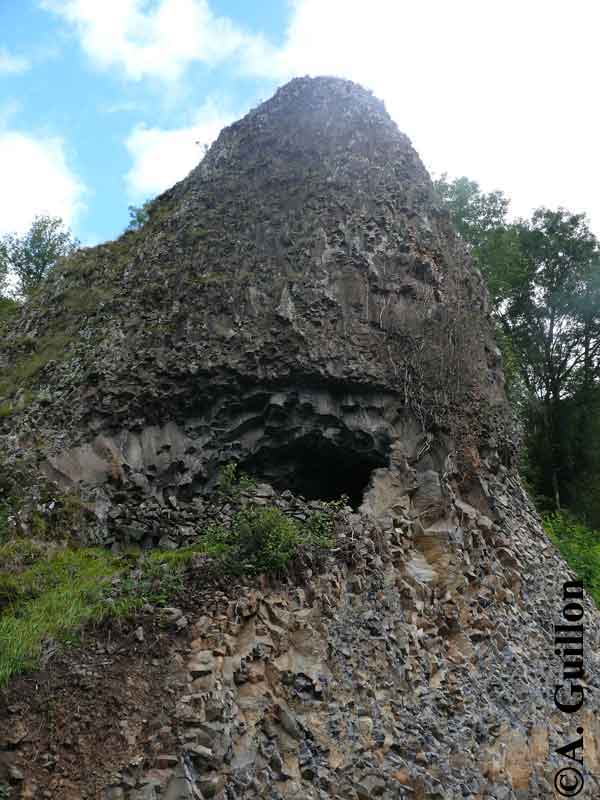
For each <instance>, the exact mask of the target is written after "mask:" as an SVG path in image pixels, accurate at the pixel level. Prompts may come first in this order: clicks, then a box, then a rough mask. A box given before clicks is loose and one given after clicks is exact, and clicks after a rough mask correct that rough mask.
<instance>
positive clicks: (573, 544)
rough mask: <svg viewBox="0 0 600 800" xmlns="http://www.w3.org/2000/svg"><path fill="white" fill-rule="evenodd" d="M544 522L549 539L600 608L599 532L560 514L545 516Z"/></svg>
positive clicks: (569, 516) (567, 515)
mask: <svg viewBox="0 0 600 800" xmlns="http://www.w3.org/2000/svg"><path fill="white" fill-rule="evenodd" d="M543 522H544V528H545V530H546V533H547V534H548V536H549V537H550V538H551V539H552V541H553V542H554V544H555V545H556V546H557V547H558V549H559V551H560V553H561V555H562V556H563V558H564V559H565V561H566V562H567V564H568V565H569V566H570V567H571V569H572V570H573V572H575V574H576V575H577V577H578V578H581V580H582V581H583V585H584V586H585V588H586V590H587V591H588V593H589V594H590V595H591V596H592V597H593V599H594V601H595V603H596V605H598V606H600V531H594V530H591V529H590V528H588V527H586V526H585V525H584V524H583V523H581V522H579V521H578V520H577V519H576V518H575V517H573V516H572V515H570V514H568V513H561V512H558V511H555V512H554V513H552V514H548V515H546V516H545V517H544V518H543Z"/></svg>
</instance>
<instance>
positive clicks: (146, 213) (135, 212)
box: [127, 200, 152, 231]
mask: <svg viewBox="0 0 600 800" xmlns="http://www.w3.org/2000/svg"><path fill="white" fill-rule="evenodd" d="M151 203H152V201H151V200H146V202H145V203H143V204H142V205H141V206H129V207H128V211H129V224H128V225H127V230H128V231H137V230H139V228H141V227H142V226H143V225H145V224H146V223H147V222H148V220H149V219H150V204H151Z"/></svg>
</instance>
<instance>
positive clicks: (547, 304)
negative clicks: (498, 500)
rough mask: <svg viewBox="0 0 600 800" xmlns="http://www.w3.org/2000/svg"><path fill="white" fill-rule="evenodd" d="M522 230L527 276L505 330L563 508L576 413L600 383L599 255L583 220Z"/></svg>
mask: <svg viewBox="0 0 600 800" xmlns="http://www.w3.org/2000/svg"><path fill="white" fill-rule="evenodd" d="M518 228H519V236H520V242H521V252H522V254H523V256H524V263H525V265H526V270H525V273H524V279H523V281H522V284H521V286H520V288H519V291H518V292H517V293H515V295H514V296H513V297H512V298H511V299H510V302H509V304H508V308H507V311H506V313H505V315H504V323H505V325H506V327H507V328H508V329H509V330H510V334H511V337H512V341H513V344H514V347H515V349H516V351H517V353H518V358H519V362H520V366H521V375H522V378H523V381H524V382H525V385H526V386H527V389H528V391H529V395H530V404H529V406H530V407H529V416H530V426H529V431H528V435H529V437H530V449H531V448H532V447H534V448H535V450H536V461H537V464H538V471H539V478H538V483H539V484H541V485H540V488H541V489H542V490H543V492H544V494H546V495H548V494H550V495H551V497H552V498H553V501H554V505H555V506H556V507H557V508H560V506H561V502H562V501H563V499H566V500H567V502H572V501H573V493H572V491H569V489H568V486H569V484H571V483H572V480H573V477H574V474H576V473H577V471H578V470H577V469H576V461H577V460H578V457H577V456H576V454H575V453H574V452H573V449H572V442H573V439H572V436H571V435H570V434H569V429H570V428H572V419H573V413H574V410H575V409H577V408H578V407H582V408H584V409H585V408H587V409H589V407H590V403H591V402H592V398H593V396H594V394H595V393H593V392H592V389H593V387H594V385H595V384H597V382H598V379H599V378H600V302H599V300H600V293H599V292H598V278H599V275H600V251H599V246H598V241H597V240H596V238H595V236H594V235H593V234H592V233H591V231H590V229H589V227H588V224H587V221H586V219H585V215H583V214H571V213H569V212H568V211H565V210H564V209H558V210H557V211H550V210H548V209H543V208H542V209H538V210H537V211H536V212H535V213H534V214H533V217H532V219H531V221H530V222H529V223H524V222H520V223H518ZM585 416H586V415H585V414H584V415H583V416H582V418H581V422H583V421H584V418H585ZM589 446H590V443H589V442H588V443H586V447H589ZM569 495H570V496H569Z"/></svg>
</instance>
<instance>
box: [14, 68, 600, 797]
mask: <svg viewBox="0 0 600 800" xmlns="http://www.w3.org/2000/svg"><path fill="white" fill-rule="evenodd" d="M500 361H501V360H500V354H499V351H498V349H497V347H496V345H495V343H494V339H493V326H492V323H491V320H490V318H489V314H488V309H487V300H486V293H485V290H484V287H483V284H482V280H481V276H480V275H479V274H478V272H477V271H476V270H475V269H474V268H473V266H472V264H471V263H470V261H469V258H468V255H467V253H466V252H465V249H464V247H463V245H462V244H461V243H460V241H459V240H458V239H457V237H456V236H455V234H454V232H453V231H452V229H451V227H450V224H449V220H448V216H447V214H446V213H445V212H444V210H443V209H441V208H440V207H439V205H438V202H437V200H436V197H435V195H434V192H433V188H432V185H431V182H430V179H429V177H428V175H427V173H426V171H425V169H424V168H423V166H422V164H421V162H420V161H419V159H418V157H417V155H416V154H415V152H414V150H413V149H412V147H411V145H410V143H409V141H408V140H407V138H406V137H405V136H404V135H403V134H401V133H400V132H399V131H398V129H397V127H396V126H395V124H394V123H393V122H392V121H391V119H390V118H389V116H388V115H387V113H386V112H385V109H384V107H383V104H382V103H381V102H380V101H378V100H377V99H375V98H374V97H373V96H372V95H371V94H370V93H369V92H367V91H365V90H363V89H361V88H360V87H358V86H356V85H355V84H352V83H350V82H347V81H342V80H338V79H333V78H317V79H308V78H303V79H297V80H294V81H292V82H291V83H289V84H288V85H287V86H285V87H283V88H282V89H280V90H279V91H278V92H277V93H276V95H275V96H274V97H273V98H272V99H271V100H269V101H267V102H266V103H264V104H262V105H261V106H259V107H258V108H257V109H255V110H253V111H252V112H250V113H249V114H248V115H247V116H246V117H245V118H244V119H242V120H240V121H239V122H237V123H235V124H234V125H232V126H230V127H229V128H226V129H225V130H224V131H223V132H222V133H221V135H220V136H219V138H218V139H217V141H216V142H215V144H214V145H213V146H212V148H211V149H210V150H209V152H208V154H207V155H206V156H205V158H204V159H203V160H202V162H201V163H200V164H199V166H198V167H197V168H196V169H195V170H193V171H192V173H191V174H190V175H189V176H188V177H187V178H186V179H185V180H184V181H182V182H181V183H179V184H177V185H176V186H175V187H173V188H172V189H171V190H169V191H167V192H166V193H165V194H163V195H161V196H160V197H159V198H157V199H156V200H155V201H154V202H153V203H152V205H151V207H150V216H149V221H148V222H147V223H146V225H144V227H143V228H141V229H140V230H139V231H134V232H129V233H127V234H125V235H124V236H123V237H121V239H120V240H118V241H116V242H112V243H109V244H106V245H102V246H100V247H97V248H93V249H85V250H81V251H79V252H78V253H77V254H76V255H75V256H73V257H72V258H71V259H69V260H68V261H67V262H65V263H64V264H63V265H61V266H60V267H59V268H57V269H56V270H55V271H54V273H53V274H52V275H51V277H50V278H49V279H48V281H47V283H46V284H45V286H44V287H43V288H42V290H41V291H40V293H39V294H38V295H37V296H36V297H35V298H34V299H33V300H32V301H31V302H30V303H29V304H28V305H27V307H26V308H25V309H24V310H23V312H22V315H21V317H20V320H19V321H18V323H17V324H16V325H15V326H14V327H13V329H12V331H11V333H10V335H9V337H8V339H7V341H6V342H5V343H4V344H3V345H2V346H1V348H0V364H1V365H2V366H3V367H4V370H5V373H6V378H5V379H4V380H3V381H2V382H0V394H1V395H3V397H2V398H0V399H1V400H2V401H3V402H5V403H10V404H11V408H12V409H13V413H12V414H11V415H10V416H4V417H3V418H2V420H1V421H0V425H1V426H2V428H1V431H2V444H1V446H2V453H3V457H4V459H5V463H7V464H9V465H10V468H11V469H14V470H17V469H18V470H20V472H18V474H19V475H21V476H22V479H21V480H20V481H19V483H20V485H21V488H22V492H23V494H24V496H25V501H24V502H23V504H22V506H21V511H20V512H19V513H20V517H18V518H17V519H16V521H15V524H19V525H21V526H22V527H23V528H24V529H26V528H27V525H28V523H29V517H28V513H29V514H31V513H32V510H36V511H37V513H38V514H40V513H46V514H51V513H55V508H56V507H58V508H62V506H61V503H63V504H64V502H65V501H64V496H71V495H73V496H77V497H79V498H80V499H81V505H82V508H83V509H84V512H85V513H83V512H82V517H81V520H80V523H81V524H80V525H79V530H80V532H81V537H82V539H83V540H84V541H88V542H90V541H93V542H97V543H104V544H107V545H111V546H113V547H114V548H119V547H121V546H123V545H125V544H130V543H132V542H133V543H137V544H141V545H142V546H143V547H152V546H154V545H158V544H160V545H161V546H169V547H176V546H178V545H179V544H181V543H185V542H187V541H188V540H189V539H190V538H191V537H193V536H195V535H197V533H198V530H201V528H202V526H203V524H204V523H205V522H206V521H207V520H213V519H214V518H215V515H216V514H219V513H220V514H225V516H227V514H229V515H231V514H232V513H234V511H235V509H229V510H227V509H225V510H223V509H222V508H221V509H220V510H219V509H216V510H215V504H214V502H213V501H214V490H215V487H216V484H217V481H218V476H219V471H220V470H221V469H222V467H223V466H224V465H226V464H228V463H229V462H232V461H235V462H237V463H238V464H239V465H240V466H241V468H242V469H243V470H244V471H245V472H247V473H249V474H250V475H251V476H253V477H254V479H255V480H256V481H258V482H259V485H258V487H256V488H255V489H253V490H252V492H250V495H249V496H248V497H245V498H244V497H242V498H241V499H240V502H241V503H243V502H246V501H248V502H250V501H252V502H255V503H259V504H260V503H265V502H268V503H271V504H274V505H277V506H278V507H279V508H281V509H282V510H284V512H285V513H289V514H291V515H292V516H297V517H298V518H300V519H302V517H303V515H306V514H308V513H310V509H311V503H312V504H313V505H316V506H318V502H319V501H322V500H331V499H335V498H339V497H340V496H342V495H346V496H347V498H348V502H349V505H348V506H346V508H345V509H344V510H343V511H341V512H340V514H339V515H338V521H337V536H338V539H337V543H338V544H337V549H336V550H335V551H334V553H333V554H332V555H331V556H329V558H328V560H327V563H326V564H324V565H323V564H322V565H320V566H318V565H315V566H314V570H307V571H306V573H305V576H304V577H305V580H304V583H302V582H300V583H298V582H297V581H294V580H292V579H290V581H289V582H288V583H286V584H284V585H282V586H279V587H278V589H277V590H276V589H275V588H273V587H272V586H271V587H269V585H268V584H267V583H264V584H263V585H262V587H261V590H260V591H258V588H255V590H254V591H252V592H248V591H246V592H245V593H244V592H241V593H240V592H238V593H237V594H236V590H235V588H234V587H232V588H231V592H230V593H229V594H228V593H227V592H217V593H216V594H215V596H214V598H213V599H212V600H211V602H210V603H208V602H207V605H206V607H203V608H202V609H197V610H196V612H195V616H194V614H191V612H188V613H187V614H186V617H185V618H186V624H187V620H188V618H189V624H190V626H191V630H192V635H193V637H194V638H193V640H191V642H190V643H189V647H187V649H186V650H185V652H183V653H182V652H181V648H180V647H175V645H174V653H173V675H172V676H171V679H169V680H168V681H167V682H166V683H165V693H168V696H169V697H170V698H173V699H174V702H175V708H174V711H173V720H172V724H170V725H169V726H167V730H168V736H167V734H164V736H163V738H164V747H165V750H164V751H161V750H160V743H161V741H162V740H161V735H162V734H161V732H160V730H144V726H143V723H142V722H141V721H140V720H143V719H144V718H143V709H142V710H140V712H139V714H138V713H137V711H135V710H132V711H131V721H130V724H129V725H126V726H125V727H126V728H127V730H128V731H130V733H128V734H127V736H126V737H125V741H126V745H127V748H128V753H127V759H129V760H127V759H126V758H125V755H124V756H123V763H122V764H121V765H119V769H118V771H117V773H116V774H115V776H113V778H111V777H110V776H109V775H108V774H107V775H106V776H105V785H104V786H103V787H102V793H101V794H100V795H98V794H97V792H96V790H95V789H92V788H90V787H89V786H88V787H86V785H85V779H84V778H83V777H81V779H80V780H79V783H78V784H77V786H78V788H77V789H76V790H74V791H79V792H80V795H77V794H73V795H72V796H73V797H76V796H83V797H96V796H102V797H103V798H105V799H106V800H108V798H127V800H134V798H168V800H175V798H188V797H189V798H196V800H198V798H208V797H216V798H219V800H234V799H235V798H259V797H261V798H273V799H275V798H298V799H300V798H302V800H304V798H314V800H317V798H319V799H320V800H327V798H331V799H332V800H333V799H334V798H337V799H338V800H346V799H350V798H351V799H352V800H366V799H367V798H371V797H382V798H390V799H391V798H405V797H410V798H444V799H445V798H448V799H449V800H450V799H451V798H470V800H476V799H477V800H483V799H484V798H490V800H491V798H496V800H498V798H507V799H508V798H510V799H512V800H515V798H519V800H527V798H542V797H550V796H552V791H553V789H552V784H553V780H554V775H555V774H556V772H557V770H558V769H559V768H562V767H568V766H577V765H576V764H574V763H570V762H568V760H567V761H565V759H564V757H563V756H561V755H560V754H558V753H557V752H556V748H557V747H560V746H561V745H563V744H565V743H566V742H568V741H572V740H573V739H576V738H577V737H576V735H575V733H574V730H575V728H576V727H577V726H579V727H582V728H583V729H584V730H585V732H586V733H585V737H586V739H585V743H586V745H585V746H586V759H587V760H586V762H585V766H584V767H582V768H581V771H582V774H584V775H585V778H586V786H587V787H588V790H589V791H590V792H591V794H590V796H594V793H598V791H599V790H600V786H599V784H598V779H597V776H598V775H600V763H599V761H598V753H597V750H596V744H595V742H596V741H597V740H598V736H599V735H600V730H599V729H598V723H597V718H596V717H595V711H596V708H597V706H596V702H595V697H594V694H593V691H592V689H595V688H596V687H595V683H594V682H595V678H593V677H592V676H593V675H594V667H595V666H598V660H597V656H596V655H595V653H597V651H598V644H599V638H600V637H599V629H598V617H597V612H596V610H595V608H593V606H592V605H591V603H590V602H589V601H588V600H587V599H585V598H584V599H580V600H579V603H580V605H581V608H582V609H583V612H582V613H584V614H585V619H586V635H587V636H588V640H587V641H588V643H589V644H588V650H586V665H587V669H586V676H585V679H584V680H583V682H584V683H586V685H587V686H588V688H589V689H590V692H589V697H588V702H587V703H586V705H585V707H582V709H581V710H580V711H579V712H578V713H577V714H575V715H573V716H568V715H567V716H568V719H567V718H566V717H565V715H564V714H561V713H559V711H558V710H557V708H556V707H555V705H554V700H553V696H554V685H555V683H557V682H560V679H559V677H558V672H557V670H558V667H559V663H558V662H557V659H556V657H553V656H552V653H553V652H554V649H555V647H554V642H553V634H552V630H553V629H552V626H553V623H554V622H555V621H556V622H558V621H559V619H560V617H559V614H560V609H561V605H562V602H563V600H562V589H561V583H562V581H563V580H568V579H569V577H570V573H569V571H568V569H567V567H566V565H565V564H564V562H563V561H562V560H561V559H560V557H559V556H558V555H557V554H556V552H555V551H554V549H553V547H552V545H551V544H550V543H549V542H548V540H547V539H546V537H545V534H544V533H543V531H542V529H541V526H540V523H539V519H538V518H537V516H536V514H535V512H534V510H533V509H532V507H531V505H530V503H529V501H528V498H527V496H526V495H525V493H524V492H523V490H522V488H521V486H520V483H519V479H518V475H517V474H516V467H515V457H516V452H517V445H518V442H517V436H516V434H515V431H514V427H513V423H512V420H511V415H510V411H509V406H508V403H507V401H506V397H505V394H504V389H503V375H502V369H501V363H500ZM15 474H17V473H15ZM42 485H43V491H42V490H41V489H40V487H41V486H42ZM53 492H54V493H55V495H56V497H53ZM53 504H54V505H53ZM56 504H58V506H56ZM202 568H203V567H202V564H200V565H199V567H198V569H200V570H202ZM141 635H142V637H143V631H142V634H141ZM553 659H554V660H553ZM567 729H568V730H567ZM161 730H165V728H164V726H163V728H162V729H161ZM131 731H136V733H131ZM174 734H175V741H176V743H177V744H176V746H175V747H174V742H173V735H174ZM569 736H570V737H571V738H569ZM167 748H170V749H167ZM26 755H27V750H26V748H25V749H23V762H19V768H21V769H24V766H25V761H26ZM100 758H101V756H100V755H99V759H100ZM113 766H114V765H113ZM594 773H595V775H596V777H594ZM73 775H74V773H70V777H69V780H71V781H73V780H75V779H74V778H73ZM49 780H50V779H49ZM53 780H54V779H53ZM57 780H58V778H57ZM65 780H66V779H65ZM65 785H66V784H65ZM52 786H53V787H54V790H55V791H59V789H60V787H61V786H63V784H60V783H56V782H55V783H53V784H52ZM60 791H62V792H63V795H61V796H64V797H66V798H67V797H68V796H69V797H70V795H68V793H64V792H65V790H64V787H63V788H62V789H60ZM57 796H58V795H57Z"/></svg>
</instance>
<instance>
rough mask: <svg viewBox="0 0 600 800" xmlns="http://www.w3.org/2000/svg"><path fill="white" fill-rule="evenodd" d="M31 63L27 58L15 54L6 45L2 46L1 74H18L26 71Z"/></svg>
mask: <svg viewBox="0 0 600 800" xmlns="http://www.w3.org/2000/svg"><path fill="white" fill-rule="evenodd" d="M30 66H31V64H30V63H29V61H28V60H27V59H26V58H23V57H21V56H13V55H11V53H9V52H8V50H6V48H4V47H0V75H16V74H18V73H20V72H26V71H27V70H28V69H29V68H30Z"/></svg>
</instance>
